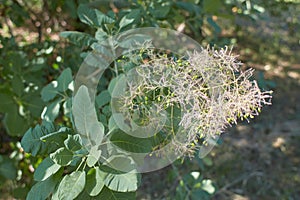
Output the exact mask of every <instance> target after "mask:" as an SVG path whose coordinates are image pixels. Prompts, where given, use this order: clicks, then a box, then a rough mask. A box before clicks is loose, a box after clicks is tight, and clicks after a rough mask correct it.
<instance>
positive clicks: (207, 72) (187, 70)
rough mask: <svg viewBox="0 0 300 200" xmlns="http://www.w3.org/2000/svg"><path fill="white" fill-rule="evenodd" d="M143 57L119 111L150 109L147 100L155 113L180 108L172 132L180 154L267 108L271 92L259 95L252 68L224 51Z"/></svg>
mask: <svg viewBox="0 0 300 200" xmlns="http://www.w3.org/2000/svg"><path fill="white" fill-rule="evenodd" d="M146 54H147V56H148V58H147V60H144V62H143V63H142V64H141V65H140V66H138V67H137V68H136V73H137V75H138V79H135V81H132V82H131V83H129V84H128V85H129V90H128V91H129V93H128V95H126V97H124V99H123V100H124V102H123V105H124V107H123V108H124V109H126V108H127V109H128V108H133V107H135V108H137V107H139V108H141V107H143V108H148V110H149V109H151V102H152V103H155V105H156V111H159V110H165V109H167V108H170V107H172V106H177V107H179V108H180V109H181V116H180V122H179V126H180V130H181V131H178V132H176V133H175V132H174V133H170V134H173V135H176V134H177V136H176V137H175V138H177V139H175V140H173V143H174V149H175V150H177V151H178V152H182V151H185V152H187V153H189V154H190V152H193V151H194V150H195V149H196V148H197V145H202V144H197V143H198V142H197V141H198V140H199V138H201V139H202V140H204V141H205V139H206V138H208V136H209V137H214V136H218V135H220V134H221V133H222V132H224V130H225V128H226V127H228V126H231V124H233V123H237V121H238V119H247V120H248V118H253V117H254V116H256V115H258V114H259V112H260V109H261V107H262V106H263V105H270V104H271V98H272V96H271V91H267V92H262V91H261V90H260V89H259V87H258V85H257V83H256V81H250V80H249V78H250V77H251V76H252V74H253V69H250V70H247V71H240V66H241V65H242V64H241V63H240V62H239V61H238V60H237V59H236V56H234V55H232V54H231V49H229V48H227V47H226V48H224V49H221V50H214V49H209V48H207V49H203V50H202V51H201V52H193V53H189V54H188V56H187V57H183V58H180V59H175V58H174V56H169V55H168V54H158V53H157V52H155V51H154V50H147V51H146ZM137 80H138V81H137ZM149 94H151V95H149ZM137 99H140V100H141V99H142V100H141V101H137ZM149 102H150V103H149ZM157 107H158V108H157ZM133 110H134V109H133ZM144 111H145V112H146V111H147V109H144ZM146 115H147V114H146ZM148 116H149V115H148ZM171 117H172V116H171ZM169 120H171V119H169ZM148 121H149V120H148ZM150 121H151V120H150ZM171 130H173V129H171ZM178 130H179V129H178ZM171 132H172V131H171Z"/></svg>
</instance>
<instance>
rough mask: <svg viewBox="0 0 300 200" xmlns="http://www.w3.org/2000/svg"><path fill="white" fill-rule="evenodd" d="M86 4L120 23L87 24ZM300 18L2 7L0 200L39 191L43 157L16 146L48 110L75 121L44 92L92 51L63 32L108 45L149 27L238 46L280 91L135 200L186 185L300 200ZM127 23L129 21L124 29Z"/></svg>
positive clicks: (182, 5)
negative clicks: (36, 175) (36, 183)
mask: <svg viewBox="0 0 300 200" xmlns="http://www.w3.org/2000/svg"><path fill="white" fill-rule="evenodd" d="M83 3H85V4H89V6H91V7H93V8H97V9H99V10H100V11H101V12H103V13H105V14H106V15H108V16H111V17H113V18H115V19H117V22H118V24H113V25H111V26H105V27H104V29H103V30H100V31H99V29H98V30H96V29H93V28H91V27H90V26H87V25H85V24H83V23H81V22H80V21H79V19H78V16H77V8H78V6H79V5H80V4H83ZM299 13H300V1H299V0H271V1H264V0H224V1H223V0H182V1H179V0H158V1H152V0H144V1H142V0H119V1H118V0H115V1H108V0H107V1H105V0H99V1H89V0H56V1H46V0H0V16H1V17H0V55H1V59H0V120H1V123H0V199H13V198H16V199H24V198H25V196H26V194H27V192H28V191H29V189H30V187H31V186H32V184H33V180H32V175H33V171H34V169H35V168H36V167H37V165H38V164H39V163H40V162H41V160H42V158H39V157H35V158H33V157H31V156H30V155H28V154H25V153H24V151H23V149H22V148H21V145H20V142H19V141H20V139H21V137H22V135H23V134H24V133H25V132H26V130H27V129H28V128H29V127H31V126H33V125H35V124H37V123H39V122H40V121H41V118H43V117H45V112H43V110H44V111H45V108H47V109H48V114H49V113H50V114H49V115H51V116H55V119H56V122H57V123H59V124H68V123H70V122H69V121H68V118H66V117H65V116H64V115H65V113H64V112H63V111H62V108H61V107H60V106H59V107H57V106H56V105H53V104H52V105H53V106H52V107H51V109H49V102H47V101H43V99H42V98H41V91H42V89H43V87H44V86H45V85H47V84H48V83H49V82H51V81H53V80H55V79H56V78H58V76H59V75H60V74H61V73H62V72H63V71H64V69H66V68H70V69H71V71H72V74H73V75H74V74H76V72H77V70H78V69H79V66H80V64H81V62H82V60H83V58H84V55H85V54H84V52H87V51H88V50H90V49H89V48H90V47H89V45H87V44H82V43H80V40H76V39H75V40H73V41H72V40H71V39H70V38H69V39H70V41H71V42H73V44H72V43H69V42H67V41H66V40H65V39H63V38H61V37H60V36H59V33H60V32H62V31H80V32H85V33H87V34H91V35H96V36H97V35H98V36H99V37H100V36H101V37H102V36H103V34H102V35H101V33H103V32H104V33H106V34H107V35H113V34H116V33H118V32H121V31H125V30H128V29H132V28H138V27H149V26H151V27H163V28H170V29H175V30H178V31H180V32H183V33H185V34H187V35H189V36H191V37H192V38H194V39H195V40H197V41H198V42H199V43H200V44H202V45H203V46H206V45H215V46H219V47H222V46H224V45H229V46H231V45H233V46H234V51H235V52H236V53H237V54H239V55H240V59H241V60H242V61H243V62H244V63H245V64H246V66H250V67H253V68H255V69H256V74H255V79H256V80H258V83H259V85H260V86H261V88H262V89H265V90H269V89H272V90H274V91H275V93H274V101H273V104H274V105H273V106H272V107H270V108H267V109H265V110H264V111H263V113H262V115H261V116H260V117H258V119H255V120H253V121H252V123H251V124H250V125H249V124H247V123H241V124H240V125H238V126H235V127H232V128H230V129H228V133H230V134H224V135H223V136H222V141H220V143H221V144H220V145H219V146H218V147H216V148H215V149H214V151H213V152H211V154H210V155H209V156H208V157H206V158H205V159H203V160H201V159H194V160H185V161H178V162H176V163H174V164H173V165H172V166H169V167H167V168H165V169H162V170H160V171H158V172H153V173H149V174H145V175H144V176H143V179H142V186H141V188H140V189H139V191H138V197H137V198H138V199H169V198H171V196H172V195H174V194H175V196H174V198H175V199H182V196H180V195H184V193H185V192H186V191H187V190H186V188H184V187H186V186H188V187H190V188H188V190H189V191H190V192H191V194H190V196H189V198H190V199H197V198H199V197H200V196H201V195H202V196H201V198H203V199H211V198H212V199H274V198H275V199H297V197H299V196H300V189H299V187H297V185H299V184H300V169H299V166H300V151H299V145H300V139H299V133H300V125H299V124H300V123H299V122H300V121H299V119H300V107H299V103H298V102H299V100H300V93H299V83H300V64H299V63H300V15H299ZM124 16H128V19H132V20H133V21H131V23H128V24H126V23H125V24H124V21H123V22H121V19H122V18H123V17H124ZM122 23H123V25H122ZM74 43H75V44H74ZM245 68H247V67H245ZM102 84H107V83H105V82H102ZM65 100H66V99H65ZM62 101H63V100H62ZM47 106H48V107H47ZM62 107H63V106H62ZM47 109H46V110H47ZM181 164H183V165H182V166H180V167H179V165H181ZM182 182H185V183H186V184H182ZM199 188H200V189H199ZM203 191H205V192H203ZM171 194H172V195H171ZM193 195H194V196H193Z"/></svg>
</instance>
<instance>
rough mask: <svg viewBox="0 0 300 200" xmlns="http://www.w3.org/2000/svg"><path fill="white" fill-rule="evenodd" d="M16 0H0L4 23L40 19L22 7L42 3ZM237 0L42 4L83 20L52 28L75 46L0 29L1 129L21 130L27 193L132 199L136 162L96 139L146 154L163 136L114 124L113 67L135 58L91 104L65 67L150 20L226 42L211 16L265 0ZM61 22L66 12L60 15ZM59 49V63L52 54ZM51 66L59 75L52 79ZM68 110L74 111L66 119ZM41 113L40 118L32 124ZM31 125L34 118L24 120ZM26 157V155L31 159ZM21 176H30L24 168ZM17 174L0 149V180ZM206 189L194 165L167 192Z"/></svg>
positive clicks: (256, 7)
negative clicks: (22, 39) (139, 134)
mask: <svg viewBox="0 0 300 200" xmlns="http://www.w3.org/2000/svg"><path fill="white" fill-rule="evenodd" d="M18 2H19V1H10V0H5V1H3V4H1V5H0V9H1V14H2V13H4V14H3V15H5V17H8V18H9V19H10V20H11V21H12V23H13V24H15V25H16V26H18V27H19V26H22V25H24V23H25V21H24V19H31V21H32V20H33V21H34V23H35V24H38V23H37V22H41V24H43V25H46V24H47V23H48V21H43V20H42V19H41V21H38V17H36V16H34V15H35V13H34V12H33V13H32V12H31V9H29V8H31V7H32V8H34V9H33V10H34V11H35V10H38V8H41V7H43V5H42V3H41V2H39V1H28V2H29V3H28V4H27V3H26V2H27V1H24V2H25V4H24V5H22V4H20V3H18ZM20 2H23V1H20ZM225 2H226V3H225ZM246 2H248V1H242V0H236V1H234V0H232V1H220V0H213V1H209V0H194V1H193V0H191V1H173V0H166V1H150V0H145V1H139V0H134V1H121V2H116V6H117V10H118V11H117V12H116V11H113V10H112V8H110V7H108V6H107V5H106V2H105V5H104V6H103V5H102V4H101V2H100V3H99V2H93V3H89V2H88V1H84V0H82V1H69V0H62V1H51V2H48V3H47V6H44V7H45V8H46V7H48V9H49V10H47V11H48V12H47V13H48V14H50V15H51V14H52V15H53V16H54V15H55V20H53V21H56V19H60V18H59V16H56V15H57V14H55V13H57V10H59V9H62V10H63V11H62V13H66V15H69V16H68V17H69V18H67V19H71V18H72V19H75V20H76V18H77V17H78V19H79V20H80V21H81V22H82V23H83V24H84V25H78V24H71V22H70V24H69V25H70V28H69V27H68V28H64V29H67V30H73V31H64V32H61V33H60V36H61V38H65V39H66V40H67V41H69V42H70V43H72V44H74V45H75V46H77V47H79V48H75V46H73V45H69V44H67V43H63V44H62V45H61V46H60V45H59V44H58V43H57V42H51V41H48V40H45V41H44V42H41V41H39V42H41V43H33V44H25V45H24V44H23V45H20V44H17V43H18V42H17V40H16V39H15V36H14V35H13V34H12V35H11V38H6V37H2V36H0V46H1V48H0V55H1V58H2V59H1V60H0V75H1V77H0V83H1V85H0V99H1V101H0V112H1V113H3V115H0V118H1V120H2V124H3V125H4V127H5V130H6V132H7V133H8V135H9V136H13V137H15V136H19V137H20V136H23V135H24V136H23V138H22V140H21V145H22V148H23V150H24V151H25V152H26V153H27V154H25V155H26V156H27V158H24V159H23V158H22V159H23V160H25V161H24V162H22V165H23V166H25V167H23V168H29V167H28V166H32V165H33V166H34V167H35V168H36V169H35V170H34V175H33V179H34V180H35V181H37V182H36V183H35V184H34V185H33V186H32V187H31V190H30V191H29V193H28V194H27V199H28V200H31V199H34V200H35V199H41V200H42V199H49V198H51V199H108V200H110V199H111V200H119V199H129V200H130V199H135V198H136V191H137V189H138V187H139V185H140V174H138V173H137V171H136V169H134V166H132V165H131V162H137V161H133V160H132V159H131V158H130V156H128V157H125V156H124V155H123V156H116V157H111V158H109V159H108V160H105V159H104V158H105V156H106V153H107V151H108V148H109V147H107V146H105V145H103V143H105V139H109V140H110V141H111V142H112V145H116V146H117V147H118V148H119V149H120V150H124V151H128V152H130V153H145V152H149V150H151V149H154V148H155V147H157V145H158V144H159V143H161V142H162V141H164V140H165V139H168V138H165V137H166V136H165V135H164V134H165V133H163V132H161V133H157V134H155V135H154V136H153V137H151V138H135V137H133V136H130V135H128V134H125V133H124V132H123V131H122V130H120V129H118V128H117V126H116V122H114V119H113V118H112V117H111V111H110V105H109V104H110V101H111V95H112V90H113V88H114V85H115V84H116V82H117V81H118V78H119V76H118V75H119V74H118V73H122V72H124V71H126V70H128V71H129V69H132V68H133V67H134V64H133V63H129V64H128V66H125V67H127V69H125V67H124V66H122V67H123V68H122V69H121V67H119V68H118V67H117V69H115V68H113V67H112V68H110V69H109V70H108V71H109V72H105V73H106V74H105V76H103V77H102V79H101V80H100V85H99V87H98V93H97V96H96V97H95V102H96V108H95V106H94V105H93V104H92V101H91V99H92V98H93V97H90V95H89V91H88V89H87V87H85V86H81V87H80V88H78V90H77V91H76V94H75V95H74V97H73V98H72V97H71V96H72V92H74V82H73V73H76V72H77V70H78V66H79V65H80V63H81V61H82V58H84V57H85V56H86V55H87V54H86V53H87V52H91V51H96V52H99V53H102V54H103V55H108V56H111V55H110V53H111V52H109V51H107V50H106V49H105V48H103V47H102V46H101V45H99V44H100V43H101V42H102V41H103V40H105V39H106V38H108V37H109V36H112V35H115V34H117V33H120V32H122V31H126V30H129V29H132V28H138V27H149V26H150V27H164V28H171V29H177V28H178V27H179V26H180V25H184V27H185V28H184V33H186V34H188V35H190V36H192V37H194V38H195V39H196V40H198V41H200V42H201V43H203V44H208V43H215V44H228V43H229V42H227V41H225V42H224V41H223V40H222V39H220V38H219V36H220V34H221V32H222V27H221V23H220V22H219V21H218V20H216V16H217V17H219V18H224V19H229V20H232V19H234V16H233V14H232V13H231V8H232V7H233V6H236V7H237V8H238V14H239V15H243V16H250V17H252V18H255V17H257V16H258V14H259V13H261V12H263V11H264V9H265V8H267V6H269V5H270V4H272V3H269V2H268V3H266V2H264V4H263V5H262V6H260V3H259V2H258V3H254V4H251V6H250V7H249V6H248V5H247V3H246ZM249 2H250V1H249ZM79 3H83V4H80V5H79ZM103 4H104V3H103ZM272 5H273V4H272ZM58 8H59V9H58ZM100 10H101V11H100ZM42 11H43V10H42ZM64 11H65V12H64ZM41 13H42V12H41ZM64 15H65V14H64ZM32 16H34V17H32ZM49 17H51V16H49ZM35 20H37V21H35ZM58 21H59V20H58ZM65 21H70V20H66V19H62V20H61V22H65ZM1 22H2V21H1ZM46 26H47V25H46ZM35 28H36V29H37V30H41V29H40V28H39V27H35ZM79 30H86V32H80V31H79ZM41 37H42V35H41ZM45 37H46V38H47V36H45ZM141 39H142V40H141ZM143 40H144V36H143V35H142V36H139V35H137V36H135V37H134V38H129V39H128V40H126V41H124V42H123V43H120V44H116V45H119V46H120V47H124V48H126V47H128V46H129V45H130V44H132V42H133V41H143ZM60 43H62V42H60ZM61 47H62V48H63V49H60V48H61ZM55 57H56V61H55V59H54V58H55ZM58 57H60V58H61V59H62V60H63V61H57V60H58V59H57V58H58ZM116 65H117V64H116ZM57 74H60V75H59V76H58V77H57ZM261 84H266V87H267V86H268V87H272V83H270V82H263V81H262V82H261ZM172 112H174V113H173V114H171V108H168V109H167V115H168V116H167V117H168V118H169V119H170V118H173V117H174V118H173V119H172V120H169V121H167V125H168V126H169V127H172V128H175V129H176V125H177V124H178V120H180V119H178V118H179V116H181V113H180V109H179V108H178V109H177V108H176V107H174V110H172ZM73 115H74V116H76V117H75V118H74V119H73V117H72V116H73ZM173 115H174V116H173ZM40 120H42V123H41V124H37V122H39V121H40ZM33 124H37V125H36V126H35V127H34V128H29V127H31V126H32V125H33ZM75 124H76V127H75ZM72 125H73V127H71V126H72ZM75 129H76V131H75ZM26 130H27V131H26ZM24 133H25V134H24ZM20 149H21V148H20ZM29 155H30V156H32V157H34V158H32V157H31V159H32V160H30V159H29V158H28V157H30V156H29ZM26 162H27V163H26ZM31 162H33V163H31ZM203 162H209V161H207V160H206V161H205V160H204V161H203ZM24 163H25V164H24ZM126 164H127V165H128V169H130V170H128V171H129V172H123V171H118V170H115V169H116V168H117V167H116V166H118V165H122V166H124V165H126ZM202 164H203V163H202ZM197 173H198V174H197ZM24 174H25V176H29V177H30V172H27V174H26V173H24ZM17 176H18V171H17V162H16V161H15V160H13V159H10V158H9V157H8V156H2V155H0V180H2V179H11V180H15V179H16V178H17ZM23 176H24V175H23ZM31 184H32V183H28V185H31ZM214 192H215V187H214V186H213V184H212V182H211V180H208V179H203V177H202V176H200V175H199V172H192V173H190V172H188V173H187V174H186V175H184V176H183V178H181V179H180V180H179V184H178V185H177V187H176V191H175V194H174V198H175V199H199V198H201V199H209V198H210V197H211V196H212V195H213V194H214Z"/></svg>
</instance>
